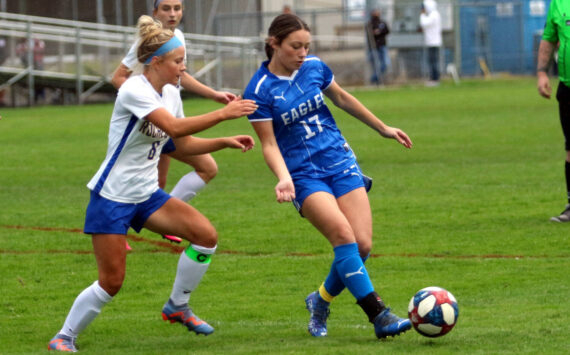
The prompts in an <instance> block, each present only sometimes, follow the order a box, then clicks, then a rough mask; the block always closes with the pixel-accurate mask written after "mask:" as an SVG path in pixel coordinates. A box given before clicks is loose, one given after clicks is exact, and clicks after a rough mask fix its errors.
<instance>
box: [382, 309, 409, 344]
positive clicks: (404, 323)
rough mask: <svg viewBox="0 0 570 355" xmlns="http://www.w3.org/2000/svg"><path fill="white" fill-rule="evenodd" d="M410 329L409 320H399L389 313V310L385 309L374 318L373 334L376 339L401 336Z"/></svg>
mask: <svg viewBox="0 0 570 355" xmlns="http://www.w3.org/2000/svg"><path fill="white" fill-rule="evenodd" d="M410 328H412V323H411V322H410V320H409V319H407V318H406V319H404V318H400V317H398V316H396V315H394V314H393V313H391V312H390V308H386V309H385V310H383V311H382V312H381V313H380V314H379V315H377V316H376V318H374V332H375V333H376V337H378V339H382V338H386V337H388V336H392V337H393V336H395V335H398V334H401V333H403V332H405V331H407V330H409V329H410Z"/></svg>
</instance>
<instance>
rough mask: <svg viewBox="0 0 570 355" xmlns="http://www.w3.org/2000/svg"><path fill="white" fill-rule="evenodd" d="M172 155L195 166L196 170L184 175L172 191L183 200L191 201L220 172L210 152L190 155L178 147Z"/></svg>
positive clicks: (172, 194)
mask: <svg viewBox="0 0 570 355" xmlns="http://www.w3.org/2000/svg"><path fill="white" fill-rule="evenodd" d="M170 156H171V157H173V158H175V159H176V160H179V161H181V162H183V163H186V164H188V165H190V166H192V167H194V171H192V172H190V173H188V174H186V175H184V176H183V177H182V178H181V179H180V180H179V181H178V183H177V184H176V186H174V189H172V192H171V193H170V195H171V196H174V197H177V198H179V199H181V200H182V201H186V202H188V201H190V200H191V199H192V198H194V196H196V194H198V192H199V191H200V190H201V189H203V188H204V187H205V186H206V184H207V183H209V182H210V181H211V180H212V179H213V178H214V177H216V175H217V174H218V165H217V164H216V161H215V160H214V158H213V157H212V155H210V154H201V155H189V154H186V153H185V152H184V151H183V150H182V149H176V150H175V151H174V152H172V153H170Z"/></svg>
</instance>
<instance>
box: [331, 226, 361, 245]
mask: <svg viewBox="0 0 570 355" xmlns="http://www.w3.org/2000/svg"><path fill="white" fill-rule="evenodd" d="M329 239H330V242H331V243H332V244H333V245H334V246H337V245H343V244H350V243H355V242H356V239H355V237H354V232H353V231H352V228H350V226H349V225H344V224H343V225H340V226H337V227H336V228H334V232H333V233H332V235H331V237H330V238H329Z"/></svg>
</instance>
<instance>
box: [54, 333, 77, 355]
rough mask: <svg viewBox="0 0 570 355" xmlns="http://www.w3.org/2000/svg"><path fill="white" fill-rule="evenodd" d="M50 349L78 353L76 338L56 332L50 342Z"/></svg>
mask: <svg viewBox="0 0 570 355" xmlns="http://www.w3.org/2000/svg"><path fill="white" fill-rule="evenodd" d="M48 350H57V351H66V352H68V353H76V352H77V348H76V347H75V339H74V338H72V337H69V336H67V335H63V334H59V333H58V334H56V336H54V337H53V338H52V339H51V340H50V342H49V344H48Z"/></svg>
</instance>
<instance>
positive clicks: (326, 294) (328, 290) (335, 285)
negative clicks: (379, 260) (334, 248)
mask: <svg viewBox="0 0 570 355" xmlns="http://www.w3.org/2000/svg"><path fill="white" fill-rule="evenodd" d="M369 256H370V254H368V255H366V256H365V257H363V258H361V259H362V263H363V264H364V263H365V262H366V260H368V257H369ZM344 288H345V286H344V282H342V279H341V278H340V276H339V274H338V273H337V271H336V265H335V263H334V262H333V264H332V265H331V270H330V272H329V274H328V275H327V278H326V279H325V282H324V283H323V285H322V286H321V288H320V289H319V293H320V295H321V297H322V298H323V299H325V300H326V301H327V302H331V301H332V300H333V299H334V298H335V297H336V296H338V295H340V293H341V292H342V291H343V290H344Z"/></svg>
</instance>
